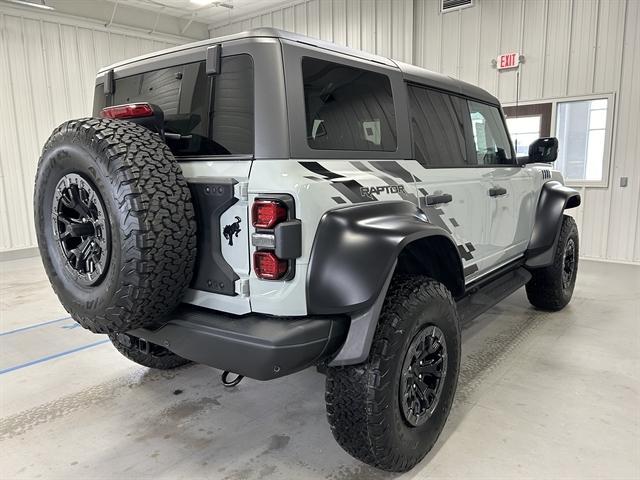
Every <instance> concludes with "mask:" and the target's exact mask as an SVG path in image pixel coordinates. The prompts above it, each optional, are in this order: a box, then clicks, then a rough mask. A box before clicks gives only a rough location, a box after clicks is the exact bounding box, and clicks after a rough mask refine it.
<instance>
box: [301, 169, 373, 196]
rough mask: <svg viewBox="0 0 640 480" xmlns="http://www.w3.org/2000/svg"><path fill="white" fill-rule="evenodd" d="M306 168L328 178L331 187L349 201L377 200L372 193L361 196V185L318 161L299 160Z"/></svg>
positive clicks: (325, 178)
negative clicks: (328, 168)
mask: <svg viewBox="0 0 640 480" xmlns="http://www.w3.org/2000/svg"><path fill="white" fill-rule="evenodd" d="M299 163H300V165H302V166H303V167H304V168H306V169H307V170H309V171H311V172H313V173H315V174H317V175H320V176H321V177H322V178H323V179H324V180H329V181H330V182H331V185H332V186H333V188H335V189H336V190H338V191H339V192H340V193H341V194H342V195H344V196H345V197H347V199H348V200H349V201H350V202H353V203H360V202H372V201H375V200H377V199H376V197H375V196H374V195H371V194H370V195H369V196H368V197H364V196H362V194H361V192H360V188H361V187H362V185H360V183H358V182H356V181H355V180H353V179H350V178H347V177H345V176H343V175H340V174H338V173H335V172H332V171H331V170H327V169H326V168H325V167H323V166H322V165H320V164H319V163H318V162H299Z"/></svg>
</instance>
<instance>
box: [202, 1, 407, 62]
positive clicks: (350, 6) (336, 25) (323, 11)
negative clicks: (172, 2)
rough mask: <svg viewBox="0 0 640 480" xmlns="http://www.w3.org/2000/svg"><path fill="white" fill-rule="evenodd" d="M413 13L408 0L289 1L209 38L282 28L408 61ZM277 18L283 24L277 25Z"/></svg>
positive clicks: (214, 32) (216, 28)
mask: <svg viewBox="0 0 640 480" xmlns="http://www.w3.org/2000/svg"><path fill="white" fill-rule="evenodd" d="M417 8H419V5H418V7H417ZM413 10H414V5H413V2H412V1H411V0H307V1H300V2H291V4H290V5H286V6H284V7H281V8H277V9H275V10H269V11H266V12H263V13H259V14H256V15H253V16H251V17H248V18H240V19H236V20H233V21H231V22H229V23H224V24H221V25H217V26H214V27H212V28H211V36H213V37H217V36H222V35H228V34H231V33H238V32H242V31H244V30H248V29H250V28H255V27H275V28H285V29H286V30H289V31H292V32H296V33H301V34H303V35H309V36H310V37H315V38H320V39H322V40H327V41H329V42H334V43H337V44H340V45H345V46H348V47H352V48H357V49H361V50H367V51H369V52H373V53H377V54H379V55H384V56H387V57H392V58H395V59H396V60H401V61H404V62H412V61H413V45H414V40H413V33H412V32H413V21H414V16H413ZM280 18H284V19H285V21H284V22H280ZM286 19H289V20H288V21H287V20H286Z"/></svg>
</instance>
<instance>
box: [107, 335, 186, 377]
mask: <svg viewBox="0 0 640 480" xmlns="http://www.w3.org/2000/svg"><path fill="white" fill-rule="evenodd" d="M127 337H128V338H123V334H121V333H110V334H109V340H111V343H112V344H113V346H114V347H115V348H116V350H118V351H119V352H120V353H121V354H122V355H124V356H125V357H127V358H128V359H129V360H131V361H132V362H135V363H137V364H138V365H142V366H143V367H148V368H155V369H157V370H171V369H173V368H178V367H181V366H183V365H186V364H188V363H191V361H189V360H187V359H186V358H182V357H180V356H178V355H176V354H175V353H173V352H170V351H169V350H167V349H166V348H164V347H161V346H159V345H149V351H148V352H147V353H145V352H143V351H141V350H140V349H139V348H138V346H137V345H135V344H134V343H133V342H135V341H136V340H137V339H136V338H135V337H131V336H127Z"/></svg>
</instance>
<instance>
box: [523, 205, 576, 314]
mask: <svg viewBox="0 0 640 480" xmlns="http://www.w3.org/2000/svg"><path fill="white" fill-rule="evenodd" d="M578 247H579V244H578V227H577V226H576V221H575V220H574V219H573V218H572V217H570V216H568V215H564V217H563V218H562V226H561V227H560V236H559V238H558V245H557V246H556V253H555V256H554V259H553V263H552V264H551V265H549V266H548V267H544V268H537V269H535V270H531V280H529V282H528V283H527V286H526V290H527V298H528V299H529V302H530V303H531V304H532V305H533V306H534V307H537V308H540V309H542V310H550V311H557V310H561V309H563V308H564V307H565V306H566V305H567V304H568V303H569V301H571V297H572V296H573V288H574V287H575V284H576V277H577V275H578V253H579V249H578Z"/></svg>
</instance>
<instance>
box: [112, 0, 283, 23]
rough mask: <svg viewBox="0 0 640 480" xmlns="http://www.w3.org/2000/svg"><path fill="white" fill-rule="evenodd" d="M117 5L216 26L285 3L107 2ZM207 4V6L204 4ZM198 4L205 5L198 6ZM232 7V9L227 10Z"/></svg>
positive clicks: (255, 0) (227, 0) (258, 0)
mask: <svg viewBox="0 0 640 480" xmlns="http://www.w3.org/2000/svg"><path fill="white" fill-rule="evenodd" d="M109 1H110V2H111V3H114V4H115V3H116V1H117V3H118V4H119V5H129V6H132V7H139V8H143V9H145V10H150V11H152V12H155V13H158V11H160V12H161V13H163V14H165V15H171V16H174V17H179V18H184V19H193V21H196V22H202V23H207V24H210V25H211V24H214V25H218V24H221V23H226V22H227V21H230V20H234V19H237V18H240V17H244V16H246V15H250V14H252V13H255V12H257V11H263V10H268V9H271V8H273V7H277V6H278V5H283V4H286V3H291V2H285V1H283V0H220V1H211V0H198V2H197V3H193V2H191V0H109ZM207 1H208V2H209V3H208V4H207V3H206V2H207ZM198 3H200V4H202V3H205V5H199V4H198ZM228 7H233V8H228Z"/></svg>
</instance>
